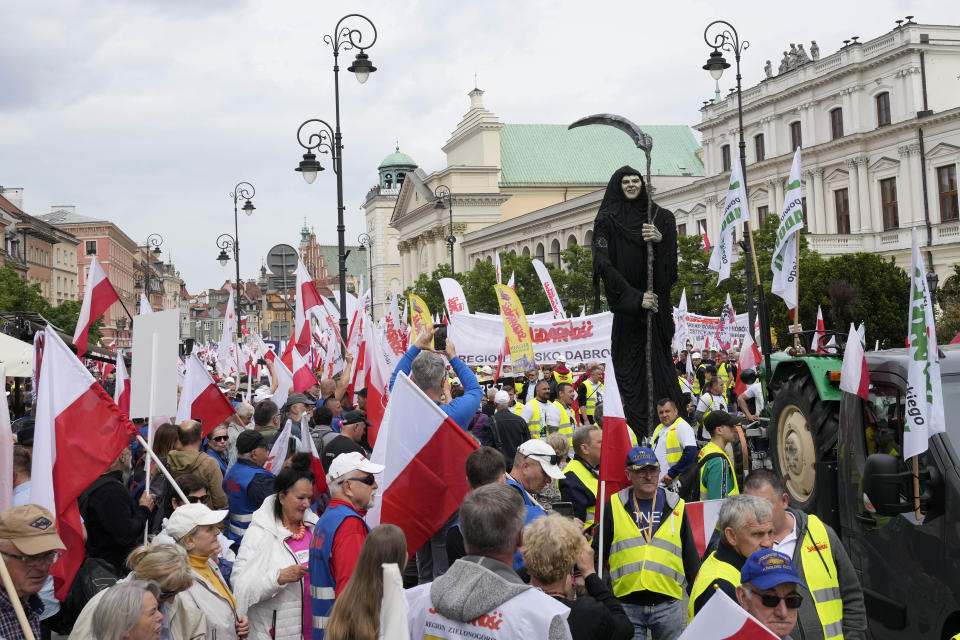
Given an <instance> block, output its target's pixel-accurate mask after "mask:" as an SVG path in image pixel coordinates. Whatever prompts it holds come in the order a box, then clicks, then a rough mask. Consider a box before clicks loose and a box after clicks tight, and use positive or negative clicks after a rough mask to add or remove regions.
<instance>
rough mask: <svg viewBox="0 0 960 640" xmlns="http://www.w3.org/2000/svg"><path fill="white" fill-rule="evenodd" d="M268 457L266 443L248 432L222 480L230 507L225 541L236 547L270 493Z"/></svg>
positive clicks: (240, 440)
mask: <svg viewBox="0 0 960 640" xmlns="http://www.w3.org/2000/svg"><path fill="white" fill-rule="evenodd" d="M265 402H266V401H265ZM274 406H276V405H274ZM269 453H270V450H269V448H268V445H267V440H266V438H264V437H263V434H262V433H260V432H259V431H254V430H252V429H248V430H246V431H244V432H243V433H241V434H240V435H239V436H237V461H236V462H235V463H234V464H233V465H232V466H231V467H230V468H229V469H227V475H226V476H225V477H224V478H223V490H224V492H226V494H227V503H228V506H229V507H230V513H229V514H228V515H227V537H228V538H230V540H232V541H233V542H235V543H237V544H239V543H240V541H241V540H242V539H243V534H244V533H245V532H246V530H247V527H249V526H250V522H251V521H252V520H253V512H254V511H256V510H257V509H259V508H260V506H261V505H262V504H263V501H264V500H266V499H267V496H269V495H271V494H272V493H273V474H272V473H270V472H269V471H267V470H266V469H264V468H263V465H264V464H265V463H266V462H267V456H268V455H269ZM208 486H209V485H208ZM211 488H212V487H211ZM211 495H213V494H212V493H211Z"/></svg>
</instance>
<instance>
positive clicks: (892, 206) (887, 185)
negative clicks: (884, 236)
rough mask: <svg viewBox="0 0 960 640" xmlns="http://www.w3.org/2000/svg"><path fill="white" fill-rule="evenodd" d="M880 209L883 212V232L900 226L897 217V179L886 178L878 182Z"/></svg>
mask: <svg viewBox="0 0 960 640" xmlns="http://www.w3.org/2000/svg"><path fill="white" fill-rule="evenodd" d="M880 208H881V210H882V211H883V230H884V231H887V230H888V229H896V228H897V227H899V226H900V218H899V216H898V215H897V179H896V178H887V179H885V180H881V181H880Z"/></svg>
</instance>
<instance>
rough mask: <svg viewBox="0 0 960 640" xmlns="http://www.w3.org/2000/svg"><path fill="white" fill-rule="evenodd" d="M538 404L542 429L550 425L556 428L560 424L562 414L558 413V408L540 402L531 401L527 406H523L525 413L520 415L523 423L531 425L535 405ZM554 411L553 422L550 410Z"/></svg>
mask: <svg viewBox="0 0 960 640" xmlns="http://www.w3.org/2000/svg"><path fill="white" fill-rule="evenodd" d="M534 402H536V403H537V404H539V405H540V427H541V428H542V427H545V426H546V425H548V424H552V425H554V426H556V425H558V424H560V414H558V413H557V409H556V407H553V406H552V405H550V403H543V402H540V401H539V400H531V401H530V402H528V403H527V404H525V405H523V411H522V412H521V413H520V417H521V418H523V421H524V422H526V423H527V424H530V421H531V420H533V403H534ZM551 409H553V416H554V420H553V422H551V421H550V410H551Z"/></svg>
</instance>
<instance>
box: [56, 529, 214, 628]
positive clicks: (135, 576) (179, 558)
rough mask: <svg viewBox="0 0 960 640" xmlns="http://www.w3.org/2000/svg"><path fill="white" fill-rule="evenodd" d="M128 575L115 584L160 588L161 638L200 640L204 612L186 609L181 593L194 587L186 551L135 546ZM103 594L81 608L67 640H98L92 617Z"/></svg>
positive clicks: (172, 548) (203, 625)
mask: <svg viewBox="0 0 960 640" xmlns="http://www.w3.org/2000/svg"><path fill="white" fill-rule="evenodd" d="M127 566H128V567H130V570H131V573H129V574H128V575H127V577H126V578H124V579H123V580H121V581H120V582H118V583H117V584H123V583H125V582H131V581H134V580H147V581H150V582H155V583H156V584H157V585H159V587H160V595H159V596H158V597H157V600H158V601H159V609H160V612H161V613H162V614H163V622H162V631H161V634H162V635H161V637H162V638H165V639H166V638H171V639H173V640H194V639H195V638H203V637H204V634H205V633H206V631H207V623H206V620H205V619H204V615H203V612H202V611H200V610H198V609H197V608H196V607H193V606H185V603H184V599H183V595H184V594H183V592H184V591H186V590H187V589H189V588H190V587H191V586H192V585H193V571H192V570H191V569H190V560H189V558H188V557H187V552H186V551H184V550H183V548H182V547H179V546H177V545H175V544H152V545H143V546H140V547H137V548H136V549H134V550H133V551H131V552H130V555H129V556H127ZM105 594H106V591H101V592H100V593H98V594H97V595H95V596H93V597H92V598H91V599H90V601H89V602H87V604H86V605H85V606H84V607H83V610H82V611H81V612H80V616H79V617H78V618H77V621H76V622H75V623H74V625H73V631H71V632H70V638H76V639H77V640H88V639H89V638H99V637H100V636H97V635H94V633H93V617H94V612H95V611H96V610H97V606H98V605H99V604H100V600H101V599H102V598H103V597H104V595H105Z"/></svg>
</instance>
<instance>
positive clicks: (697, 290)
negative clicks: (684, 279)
mask: <svg viewBox="0 0 960 640" xmlns="http://www.w3.org/2000/svg"><path fill="white" fill-rule="evenodd" d="M690 288H691V289H693V307H694V309H695V311H694V312H695V313H696V314H697V315H700V297H701V296H702V295H703V283H702V282H700V281H699V280H694V281H693V282H691V283H690Z"/></svg>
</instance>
